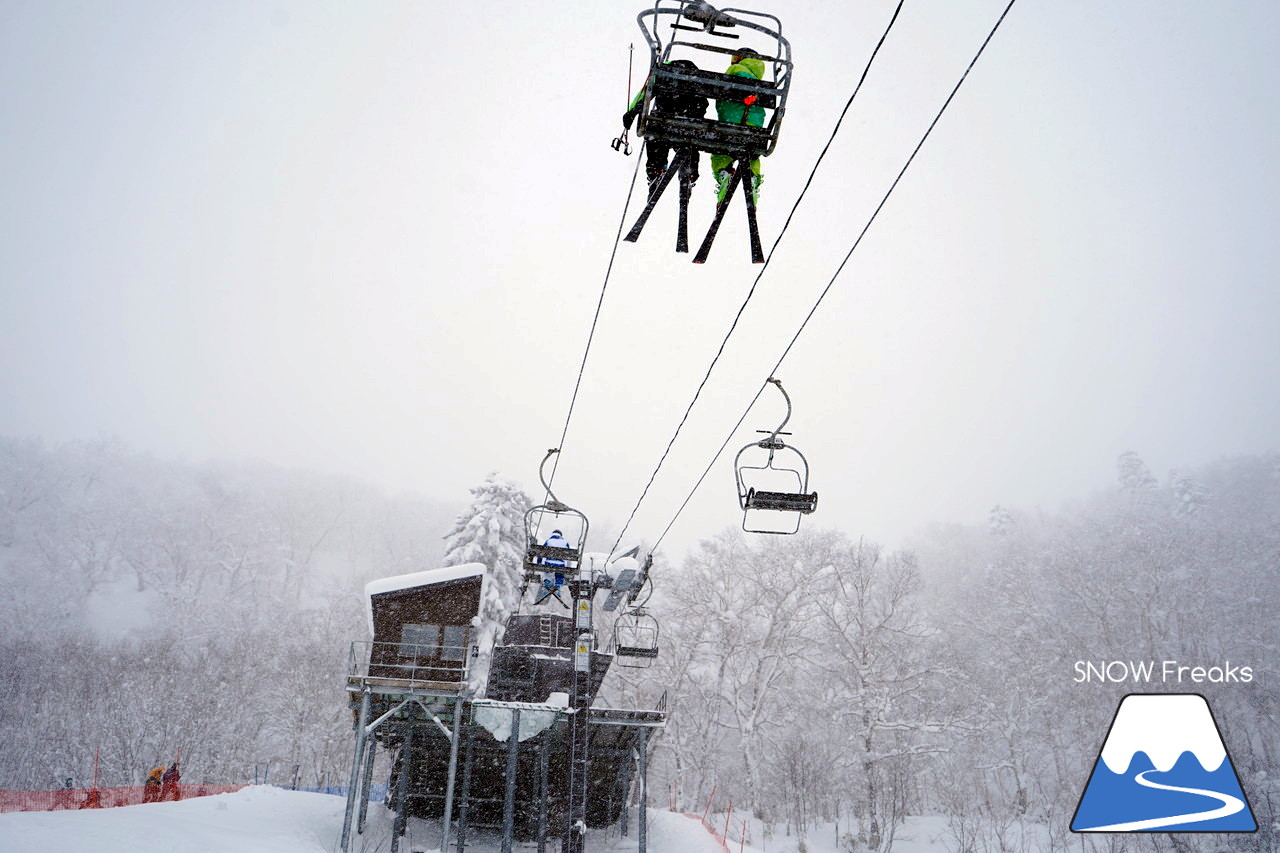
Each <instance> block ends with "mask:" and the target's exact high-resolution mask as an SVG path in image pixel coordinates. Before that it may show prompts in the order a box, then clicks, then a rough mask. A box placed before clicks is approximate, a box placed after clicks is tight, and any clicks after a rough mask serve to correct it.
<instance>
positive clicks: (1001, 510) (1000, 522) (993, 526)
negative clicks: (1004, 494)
mask: <svg viewBox="0 0 1280 853" xmlns="http://www.w3.org/2000/svg"><path fill="white" fill-rule="evenodd" d="M1015 523H1016V522H1015V519H1014V517H1013V513H1012V512H1010V511H1009V510H1008V509H1006V508H1005V507H1002V506H1000V504H996V505H995V506H993V507H992V508H991V513H990V515H989V516H988V520H987V526H988V528H989V529H990V530H991V535H992V536H1007V535H1009V531H1010V530H1012V529H1013V525H1014V524H1015Z"/></svg>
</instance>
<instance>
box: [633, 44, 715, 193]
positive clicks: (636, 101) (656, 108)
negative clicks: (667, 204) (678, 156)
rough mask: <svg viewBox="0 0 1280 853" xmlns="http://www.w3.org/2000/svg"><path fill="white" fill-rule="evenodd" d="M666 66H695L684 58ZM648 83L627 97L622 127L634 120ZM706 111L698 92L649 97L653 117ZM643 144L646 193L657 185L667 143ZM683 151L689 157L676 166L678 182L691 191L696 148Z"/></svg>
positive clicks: (668, 156) (695, 174)
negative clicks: (633, 95) (680, 165)
mask: <svg viewBox="0 0 1280 853" xmlns="http://www.w3.org/2000/svg"><path fill="white" fill-rule="evenodd" d="M667 67H669V68H680V69H685V70H690V69H692V70H696V69H697V67H698V66H696V65H694V64H693V63H692V62H690V61H689V60H688V59H674V60H672V61H671V62H668V63H667ZM649 82H650V81H649V80H646V81H645V83H644V85H643V86H641V87H640V91H639V92H636V96H635V97H634V98H632V99H631V106H629V107H628V108H627V111H626V112H625V113H623V114H622V126H623V127H624V128H626V129H627V130H630V129H631V122H633V121H635V119H636V116H638V115H640V110H641V109H643V108H644V97H645V93H646V92H647V91H648V88H649ZM706 113H707V99H706V98H704V97H702V96H701V95H690V94H686V93H683V92H671V93H663V94H660V95H655V96H654V98H653V115H655V116H674V117H676V118H703V117H705V116H706ZM647 145H648V152H649V153H648V155H647V156H646V157H645V164H644V172H645V176H646V177H648V179H649V193H650V194H652V193H653V190H654V188H655V187H657V186H658V181H660V180H662V173H663V172H665V171H666V170H667V165H668V163H669V162H670V159H671V146H670V145H668V144H666V143H664V142H663V141H662V140H660V139H651V140H649V142H648V143H647ZM684 150H687V151H688V152H689V155H690V156H688V157H686V158H685V165H684V166H682V167H681V169H680V176H679V177H680V185H681V187H684V188H686V191H692V187H693V185H694V183H695V182H697V180H698V149H696V148H692V147H689V148H686V149H684Z"/></svg>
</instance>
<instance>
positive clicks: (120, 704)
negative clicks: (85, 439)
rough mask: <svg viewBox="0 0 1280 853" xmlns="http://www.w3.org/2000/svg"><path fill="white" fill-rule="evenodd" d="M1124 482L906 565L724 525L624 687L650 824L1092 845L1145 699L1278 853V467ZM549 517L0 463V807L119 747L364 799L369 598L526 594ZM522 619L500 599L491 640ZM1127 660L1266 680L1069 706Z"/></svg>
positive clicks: (946, 538)
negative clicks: (361, 755)
mask: <svg viewBox="0 0 1280 853" xmlns="http://www.w3.org/2000/svg"><path fill="white" fill-rule="evenodd" d="M1098 487H1099V488H1098V491H1097V492H1096V493H1095V494H1093V495H1090V496H1082V497H1081V498H1080V499H1079V500H1078V502H1077V503H1075V504H1074V505H1071V506H1068V507H1063V508H1056V509H1052V510H1048V509H1043V510H1041V509H1020V508H1015V507H995V508H993V509H992V510H991V512H990V518H989V523H988V524H985V525H981V526H975V525H969V526H966V525H959V524H954V525H935V526H932V527H929V528H925V529H923V530H921V531H920V532H919V533H917V534H916V535H915V536H914V537H912V538H911V540H910V541H909V542H907V543H904V544H903V546H902V547H898V548H892V549H891V548H887V547H884V546H882V545H880V544H878V543H877V542H875V541H874V531H867V532H866V533H865V535H864V534H863V532H861V531H859V530H858V522H857V519H840V518H830V517H824V516H823V515H822V513H821V510H819V512H818V513H817V514H816V515H815V516H813V517H812V518H811V519H809V520H806V522H805V524H806V527H805V529H804V530H803V531H802V532H801V533H800V534H799V535H796V536H790V537H751V536H748V535H746V534H743V533H741V532H740V531H737V530H726V531H721V532H709V535H708V536H707V537H706V538H704V539H703V540H702V541H701V543H700V544H699V545H698V547H697V548H696V549H694V550H693V552H692V553H690V554H688V555H686V556H684V557H683V558H681V559H674V558H671V559H669V558H667V557H665V556H664V555H663V554H661V553H659V554H658V555H656V557H655V565H654V579H655V595H654V596H653V599H652V601H651V602H650V608H651V611H652V612H653V613H655V614H656V615H657V617H658V618H659V620H660V621H661V625H662V654H661V656H660V657H659V659H658V660H657V662H656V663H655V664H654V665H653V666H652V667H651V668H649V669H630V670H624V669H621V668H617V667H615V669H614V671H613V672H612V673H611V675H610V676H609V678H608V680H607V681H606V684H605V690H604V695H603V700H604V701H606V702H608V703H609V704H612V705H615V706H618V707H653V706H654V704H655V703H656V702H657V701H658V700H659V697H661V696H663V695H664V694H665V695H666V698H667V702H668V708H669V711H670V721H669V723H668V725H667V727H666V729H665V730H664V731H663V732H662V733H661V734H660V735H659V736H658V737H656V738H655V739H654V740H653V741H652V743H651V749H652V762H653V765H652V769H651V777H650V779H651V789H650V804H651V805H654V806H658V807H667V806H670V804H671V803H672V802H673V801H674V802H675V804H676V807H677V808H678V809H680V810H683V811H695V812H701V811H702V810H703V808H704V806H705V805H706V804H707V802H708V800H709V798H710V797H711V795H712V792H713V791H714V792H715V804H714V805H715V808H717V809H719V808H722V807H723V805H724V804H725V803H727V802H729V801H732V802H733V803H734V807H735V809H738V810H750V811H752V812H754V813H755V814H756V815H757V816H758V817H759V818H761V819H762V820H763V821H764V826H765V827H766V829H765V832H766V833H768V832H770V831H771V832H773V833H774V834H778V835H782V834H785V835H789V836H799V837H801V838H803V837H804V836H805V834H806V833H808V832H812V831H814V830H815V827H817V826H819V825H823V826H827V825H829V824H831V823H832V822H835V823H836V826H837V830H836V831H837V833H838V834H839V836H840V838H841V843H842V846H843V847H844V848H845V849H848V850H850V851H854V850H879V851H887V850H890V849H892V847H893V844H894V834H895V831H896V829H897V828H898V827H899V826H901V824H902V821H903V819H904V818H905V817H906V816H908V815H921V814H929V815H941V816H945V818H946V825H947V827H948V833H949V835H948V837H947V838H946V839H943V841H944V843H945V844H946V845H947V846H948V847H949V848H950V849H954V850H960V851H970V850H973V851H979V850H1020V849H1029V848H1032V847H1034V848H1035V849H1051V850H1052V849H1066V848H1067V846H1068V845H1069V844H1071V845H1075V846H1078V845H1079V844H1080V843H1081V842H1080V841H1079V840H1078V838H1074V837H1072V836H1071V834H1070V833H1069V832H1068V830H1067V827H1068V825H1069V823H1070V820H1071V814H1072V811H1073V810H1074V808H1075V806H1076V803H1077V801H1078V799H1079V796H1080V793H1081V790H1082V786H1083V784H1084V782H1085V780H1086V779H1087V777H1088V774H1089V770H1090V768H1091V767H1092V764H1093V762H1094V759H1095V758H1096V756H1097V750H1098V748H1099V746H1100V744H1101V740H1102V738H1103V736H1104V735H1105V733H1106V726H1107V724H1108V723H1109V721H1110V719H1111V716H1112V714H1113V713H1114V711H1115V707H1116V704H1117V702H1118V701H1119V699H1120V698H1121V697H1122V696H1123V695H1125V694H1126V693H1129V692H1133V691H1135V690H1153V691H1159V690H1165V691H1169V692H1198V693H1202V694H1204V695H1205V696H1206V697H1207V698H1208V700H1209V702H1210V704H1211V705H1212V707H1213V709H1214V711H1215V714H1216V716H1217V720H1218V723H1219V725H1220V726H1221V728H1222V732H1223V735H1224V737H1225V740H1226V743H1227V747H1228V749H1229V751H1230V754H1231V757H1232V759H1233V761H1234V763H1235V766H1236V769H1237V771H1238V773H1239V775H1240V779H1241V782H1242V783H1243V786H1244V788H1245V790H1246V792H1247V794H1248V795H1249V798H1250V803H1251V805H1252V808H1253V810H1254V813H1255V815H1256V817H1257V820H1258V824H1259V826H1260V830H1259V832H1257V833H1255V834H1253V835H1249V836H1239V837H1235V838H1233V839H1232V841H1231V846H1232V848H1233V849H1251V850H1266V851H1274V850H1277V849H1280V841H1278V840H1277V835H1276V831H1275V829H1274V825H1275V823H1276V820H1277V817H1276V812H1275V805H1274V801H1275V800H1276V799H1277V798H1278V797H1280V785H1278V784H1277V782H1276V776H1277V773H1280V760H1278V753H1280V734H1278V732H1277V726H1276V720H1277V719H1280V685H1277V683H1276V680H1275V676H1274V673H1273V672H1272V671H1271V670H1272V666H1273V662H1274V661H1275V660H1276V659H1277V651H1278V649H1277V645H1280V630H1278V628H1277V621H1276V616H1275V614H1276V613H1277V611H1278V609H1280V585H1277V584H1276V583H1275V577H1274V573H1275V571H1276V567H1277V566H1280V455H1274V454H1273V455H1270V456H1265V457H1242V458H1233V459H1223V460H1220V461H1217V462H1214V463H1211V464H1207V465H1204V466H1203V467H1201V468H1198V469H1195V470H1187V471H1176V472H1170V473H1169V474H1168V476H1167V477H1164V478H1158V477H1157V476H1156V475H1154V474H1153V473H1152V472H1151V471H1150V470H1149V469H1148V467H1147V466H1146V465H1145V464H1144V463H1143V461H1142V459H1141V458H1140V457H1139V455H1138V454H1136V453H1126V454H1124V455H1122V456H1121V457H1120V458H1119V459H1118V460H1117V479H1116V481H1115V482H1113V483H1110V484H1105V483H1100V484H1098ZM528 500H529V499H528V497H527V496H526V495H524V494H523V493H521V492H520V490H519V489H518V488H516V487H514V486H511V485H509V484H506V483H505V482H504V481H502V480H501V479H500V478H496V477H493V476H491V477H490V478H489V479H487V480H486V481H485V482H484V483H482V484H480V485H477V486H476V488H474V489H473V490H472V498H471V502H470V505H469V506H468V505H467V503H466V502H465V501H458V502H457V504H456V505H455V504H451V503H449V502H446V501H442V500H438V499H433V498H425V497H415V496H394V497H393V496H388V495H387V494H385V493H384V492H382V491H380V490H379V489H377V488H374V487H372V486H369V485H367V484H364V483H360V482H357V481H353V480H350V479H346V478H339V477H332V476H324V475H317V474H311V473H306V472H299V471H287V470H281V469H278V468H273V467H270V466H268V465H266V464H261V463H241V464H235V465H231V464H219V465H210V464H206V465H194V464H187V463H180V462H164V461H158V460H156V459H153V458H151V457H148V456H145V455H142V454H139V453H136V452H133V451H131V450H130V449H128V448H126V447H124V446H122V445H120V444H119V443H117V442H113V441H100V442H96V443H88V444H74V445H67V446H62V447H57V448H49V447H46V446H44V445H42V444H41V443H39V442H35V441H23V440H16V439H0V576H2V577H3V580H4V584H3V596H0V618H2V619H3V624H4V625H5V628H4V631H3V634H2V635H0V645H2V648H0V741H2V742H4V743H5V744H6V745H7V748H6V749H5V750H4V751H3V752H2V753H0V787H4V788H31V789H39V788H49V787H55V786H56V785H58V784H60V782H61V780H62V779H64V778H67V777H73V778H75V779H77V780H85V779H86V778H87V777H88V775H89V774H90V773H92V766H93V760H94V754H95V752H97V753H98V754H99V756H100V759H99V760H100V767H99V773H100V776H101V784H103V785H122V784H138V783H140V782H141V781H142V777H143V775H144V774H145V772H146V769H147V768H149V767H151V766H153V765H155V764H157V763H165V762H166V761H167V760H169V759H170V758H171V757H172V756H173V755H174V754H176V752H177V751H178V750H181V755H182V758H183V764H184V767H185V774H184V775H185V776H186V777H187V778H188V779H190V780H191V781H209V782H243V781H247V780H250V779H252V777H253V774H254V768H255V765H267V764H269V765H271V766H272V767H273V768H277V769H276V770H273V772H278V773H286V772H288V773H291V772H292V768H293V767H294V766H297V767H298V768H299V771H298V772H299V776H300V784H302V785H304V786H317V785H320V784H322V783H323V782H325V781H326V780H335V779H341V778H342V776H343V775H344V774H345V773H346V772H347V770H348V768H349V765H350V755H351V734H350V729H351V717H350V712H349V710H348V708H347V704H346V699H345V694H344V692H343V675H344V673H345V671H346V667H347V650H348V646H349V644H350V642H351V641H352V640H361V639H366V638H367V631H368V629H367V627H366V622H365V616H364V610H363V608H364V600H363V595H362V592H363V585H364V583H365V582H367V581H368V580H370V579H373V578H376V577H384V576H387V575H394V574H403V573H406V572H412V571H419V570H422V569H426V568H434V567H436V566H439V565H444V564H452V563H460V562H467V561H471V560H474V559H480V560H481V561H482V562H486V564H490V563H491V564H492V565H491V566H490V569H491V571H493V572H495V573H497V574H499V575H505V576H506V579H505V581H504V582H503V583H499V584H495V585H494V586H493V588H494V589H500V590H510V589H511V588H512V585H511V584H510V583H507V582H506V581H510V580H511V576H512V574H513V573H514V572H515V565H514V564H513V561H512V560H511V559H510V558H509V555H510V554H511V553H512V552H513V551H514V552H518V551H519V549H520V548H521V547H522V537H523V531H522V530H521V529H520V526H519V523H518V519H519V517H520V515H521V513H522V512H523V508H524V507H527V506H528ZM588 509H589V508H588ZM608 538H609V537H607V536H602V537H601V540H600V541H601V542H604V541H605V540H606V539H608ZM495 543H496V545H497V547H495ZM593 546H595V547H599V543H590V542H589V543H588V550H592V549H593ZM511 603H512V602H511V601H509V600H508V601H500V600H494V601H492V602H489V603H488V604H487V605H486V606H489V607H490V609H491V611H492V613H491V614H490V615H491V616H492V617H493V618H494V619H496V618H498V616H499V615H500V613H501V612H503V611H504V610H506V609H509V608H510V606H511ZM490 621H492V620H490ZM605 630H607V625H606V626H605ZM490 636H492V634H490ZM486 640H487V638H486ZM1112 660H1125V661H1128V660H1134V661H1148V660H1151V661H1157V662H1160V661H1165V660H1176V661H1178V662H1180V663H1183V664H1186V665H1194V666H1205V667H1208V666H1225V665H1226V664H1227V663H1228V662H1229V663H1230V664H1232V665H1237V666H1250V667H1252V670H1253V674H1254V675H1253V680H1252V681H1251V682H1249V683H1224V684H1216V683H1207V682H1206V683H1197V684H1191V683H1188V682H1185V681H1184V682H1183V683H1181V684H1179V683H1152V684H1137V685H1135V684H1133V683H1131V682H1129V683H1097V682H1096V681H1095V682H1091V683H1077V682H1076V681H1075V680H1074V679H1075V675H1076V670H1075V663H1076V662H1077V661H1095V662H1100V661H1112ZM1171 839H1173V840H1171ZM1088 843H1090V844H1096V848H1097V849H1120V848H1119V846H1115V847H1114V848H1112V847H1108V845H1112V844H1115V845H1121V844H1122V846H1124V848H1125V849H1132V850H1146V849H1149V850H1163V849H1168V845H1169V844H1176V845H1177V848H1178V849H1186V850H1196V849H1205V850H1211V849H1218V848H1219V847H1220V846H1221V845H1220V844H1217V843H1216V842H1215V840H1214V837H1212V836H1193V835H1181V836H1167V835H1146V836H1142V835H1139V836H1137V837H1125V838H1123V840H1122V842H1120V841H1115V837H1114V836H1099V837H1095V838H1092V839H1089V842H1088Z"/></svg>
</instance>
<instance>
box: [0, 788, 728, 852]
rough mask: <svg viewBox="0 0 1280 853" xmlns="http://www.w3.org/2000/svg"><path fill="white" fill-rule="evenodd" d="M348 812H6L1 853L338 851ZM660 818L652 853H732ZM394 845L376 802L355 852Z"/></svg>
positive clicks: (194, 807) (230, 806) (411, 847)
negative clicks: (81, 851) (61, 852)
mask: <svg viewBox="0 0 1280 853" xmlns="http://www.w3.org/2000/svg"><path fill="white" fill-rule="evenodd" d="M345 805H346V800H345V799H344V798H342V797H335V796H330V795H326V794H311V793H305V792H300V791H287V790H284V789H281V788H273V787H270V786H265V785H253V786H250V787H248V788H245V789H243V790H241V791H237V792H236V793H234V794H219V795H217V796H212V797H200V798H198V799H191V800H185V801H183V802H177V803H149V804H146V805H136V806H123V807H121V808H115V809H98V810H92V811H89V810H86V811H53V812H14V813H9V814H0V853H31V851H49V853H53V851H73V850H85V851H89V850H91V851H93V853H335V851H337V850H338V839H339V836H340V835H341V832H342V818H343V809H344V807H345ZM651 814H652V818H651V825H650V831H649V839H650V844H649V849H650V850H651V851H654V853H661V851H666V850H669V851H684V853H723V850H722V848H721V846H720V844H719V843H718V842H717V841H716V840H715V839H714V838H712V837H711V835H710V834H709V833H708V832H707V831H706V830H705V829H703V827H702V825H701V824H700V823H698V822H697V821H695V820H690V819H688V818H686V817H684V816H683V815H677V814H671V813H670V812H659V811H654V812H651ZM390 838H391V813H390V812H389V811H387V810H386V809H385V808H384V807H383V806H381V805H376V804H371V805H370V806H369V820H368V824H367V825H366V827H365V833H364V835H363V836H359V837H357V838H356V841H355V843H354V844H352V850H356V851H386V850H389V849H390ZM472 840H474V842H475V843H474V844H473V843H472ZM439 843H440V835H439V829H438V827H437V826H436V825H435V824H434V823H433V822H425V821H417V820H414V821H410V828H409V834H408V836H407V837H406V838H404V839H402V841H401V844H400V849H401V850H402V851H405V853H419V851H424V852H425V851H435V850H436V849H437V845H438V844H439ZM498 849H499V845H498V840H497V839H496V838H493V837H490V836H486V835H484V834H476V833H471V834H470V837H469V838H468V844H467V850H468V851H472V853H490V851H493V852H494V853H496V851H497V850H498ZM556 849H558V847H557V848H556ZM587 849H588V850H602V851H610V853H614V851H617V853H623V851H634V850H635V849H636V839H635V827H634V825H633V826H632V829H631V837H630V838H619V837H618V836H617V831H616V829H615V830H613V831H612V832H611V833H609V834H608V835H607V836H606V833H604V832H603V831H597V832H595V833H593V834H592V835H589V836H588V843H587ZM735 849H736V848H735ZM748 849H749V848H748Z"/></svg>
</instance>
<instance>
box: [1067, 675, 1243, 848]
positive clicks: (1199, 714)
mask: <svg viewBox="0 0 1280 853" xmlns="http://www.w3.org/2000/svg"><path fill="white" fill-rule="evenodd" d="M1257 828H1258V823H1257V821H1256V820H1254V817H1253V810H1252V809H1250V808H1249V802H1248V799H1247V798H1246V797H1245V794H1244V791H1243V789H1241V787H1240V779H1239V778H1238V777H1237V776H1236V770H1235V766H1234V765H1233V764H1232V763H1231V757H1230V756H1229V755H1227V748H1226V745H1225V744H1224V743H1223V742H1222V733H1221V732H1220V731H1219V730H1218V723H1217V721H1216V720H1215V719H1214V717H1213V712H1212V711H1211V710H1209V703H1208V702H1207V701H1205V698H1204V697H1203V696H1201V695H1200V694H1198V693H1131V694H1129V695H1128V696H1126V697H1124V698H1123V699H1121V700H1120V707H1119V708H1117V709H1116V716H1115V719H1113V720H1112V721H1111V728H1110V729H1109V730H1108V731H1107V738H1106V740H1105V741H1104V742H1103V744H1102V749H1101V751H1100V752H1099V753H1098V759H1097V761H1095V762H1094V765H1093V773H1092V774H1090V776H1089V782H1088V784H1087V785H1085V789H1084V793H1083V794H1082V795H1081V796H1080V805H1078V806H1077V807H1076V814H1075V817H1073V818H1072V819H1071V831H1072V832H1254V831H1255V830H1257Z"/></svg>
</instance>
